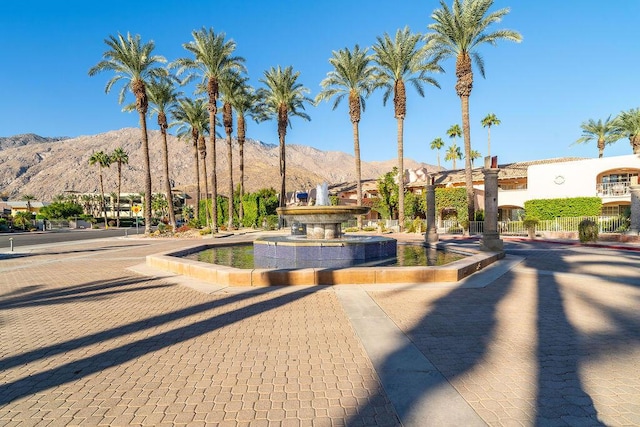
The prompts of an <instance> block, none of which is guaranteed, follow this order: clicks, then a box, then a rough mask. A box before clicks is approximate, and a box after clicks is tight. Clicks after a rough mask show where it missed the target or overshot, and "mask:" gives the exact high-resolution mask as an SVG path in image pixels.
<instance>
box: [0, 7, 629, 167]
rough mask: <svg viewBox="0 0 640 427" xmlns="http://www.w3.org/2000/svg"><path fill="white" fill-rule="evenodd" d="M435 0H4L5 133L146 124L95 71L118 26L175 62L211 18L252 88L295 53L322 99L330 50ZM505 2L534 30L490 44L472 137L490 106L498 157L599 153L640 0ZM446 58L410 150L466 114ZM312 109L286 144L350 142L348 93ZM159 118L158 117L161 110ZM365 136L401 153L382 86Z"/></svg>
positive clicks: (293, 61)
mask: <svg viewBox="0 0 640 427" xmlns="http://www.w3.org/2000/svg"><path fill="white" fill-rule="evenodd" d="M449 3H450V1H449ZM392 4H394V5H395V6H394V7H392ZM438 6H439V2H437V1H435V0H401V1H398V2H389V1H381V0H323V1H301V0H271V1H264V0H255V1H254V0H236V1H233V2H222V1H215V0H209V1H204V0H192V1H170V0H155V1H146V0H140V1H136V2H132V1H122V0H110V1H109V2H88V1H86V0H83V1H78V0H66V1H58V2H54V1H41V0H35V1H22V0H3V1H2V2H0V52H1V54H2V63H3V66H2V67H0V88H1V89H0V136H11V135H15V134H20V133H31V132H32V133H36V134H39V135H42V136H71V137H74V136H80V135H91V134H97V133H101V132H106V131H109V130H113V129H120V128H123V127H136V126H138V118H137V115H136V114H135V113H133V114H132V113H123V112H121V107H120V106H119V105H118V103H117V90H114V91H112V92H111V93H109V94H105V93H104V86H105V83H106V82H107V80H108V79H109V78H110V77H111V75H110V74H107V73H104V74H101V75H98V76H97V77H89V76H88V74H87V71H88V70H89V68H90V67H92V66H93V65H95V64H96V63H97V62H98V61H100V59H101V57H102V53H103V52H104V51H105V50H106V45H105V44H104V39H105V38H106V37H107V36H108V35H110V34H116V33H118V32H121V33H126V32H131V33H135V34H140V35H141V36H142V39H143V40H145V41H148V40H153V41H154V42H155V44H156V50H155V53H156V54H159V55H163V56H165V57H166V58H167V59H168V60H169V61H171V60H174V59H176V58H178V57H184V56H188V55H189V54H188V53H187V52H186V51H185V50H184V49H183V48H182V44H184V43H186V42H189V41H190V40H191V39H192V36H191V32H192V31H193V30H194V29H200V28H202V27H207V28H208V27H213V28H214V30H215V31H216V32H225V33H226V35H227V37H228V38H231V39H233V40H234V41H235V42H236V43H237V46H238V48H237V54H238V55H240V56H243V57H244V58H246V65H247V67H248V70H249V77H250V79H251V83H252V84H253V85H254V86H259V85H260V83H259V79H260V78H262V76H263V73H264V71H265V70H267V69H268V68H270V67H272V66H277V65H282V66H283V67H284V66H288V65H292V66H293V67H294V69H295V70H298V71H300V73H301V75H300V78H299V81H300V82H301V83H302V84H303V85H304V86H306V87H308V88H309V89H310V90H311V94H310V96H312V97H314V96H315V95H316V94H317V93H318V91H319V90H320V86H319V83H320V81H321V80H322V79H323V78H324V77H325V76H326V73H327V72H328V71H330V66H329V63H328V59H329V58H330V57H331V52H332V51H333V50H338V49H341V48H345V47H349V48H351V47H353V46H354V45H355V44H356V43H357V44H359V45H360V46H363V47H364V46H371V45H373V44H374V43H375V42H376V37H377V36H380V35H382V34H384V33H385V32H387V33H389V34H393V33H395V31H396V30H397V29H398V28H402V27H404V26H407V25H408V26H409V27H410V28H411V30H413V31H415V32H423V33H424V32H426V31H427V25H428V24H429V23H431V19H430V16H431V13H432V11H433V10H434V9H435V8H437V7H438ZM501 7H510V8H511V12H510V14H509V15H507V16H506V17H505V19H504V20H503V22H502V23H500V24H498V26H496V27H495V28H500V27H502V28H510V29H514V30H517V31H519V32H520V33H521V34H522V36H523V38H524V40H523V42H522V43H519V44H517V43H511V42H506V41H505V42H502V43H500V44H499V45H498V46H497V47H492V46H488V45H487V46H483V47H482V48H481V50H480V53H481V54H482V55H483V57H484V59H485V65H486V66H485V68H486V79H483V78H482V77H481V76H480V74H479V73H478V72H477V69H476V70H475V83H474V88H473V92H472V95H471V100H470V105H471V110H470V114H471V125H472V128H471V138H472V147H473V148H474V149H476V150H478V151H480V152H481V153H482V154H483V155H486V151H487V132H486V129H485V128H482V126H481V125H480V120H481V119H482V118H483V117H484V116H485V115H486V114H487V113H489V112H493V113H495V114H496V115H497V116H498V117H499V118H500V119H501V121H502V124H501V125H500V126H497V127H493V128H492V130H491V153H492V154H493V155H498V156H499V160H500V163H504V162H513V161H520V160H535V159H544V158H552V157H563V156H578V157H596V156H597V149H596V146H595V143H593V144H587V145H573V146H572V145H571V144H572V142H573V141H575V140H576V139H577V138H578V137H580V134H581V132H580V124H581V123H582V122H583V121H585V120H587V119H590V118H593V119H600V118H602V119H604V118H606V117H607V116H609V115H616V114H618V113H619V112H620V111H622V110H628V109H630V108H637V107H640V81H639V80H638V75H639V74H638V69H639V68H640V67H639V66H640V25H637V17H638V16H640V1H637V0H610V1H608V2H602V1H595V0H583V1H580V2H578V1H556V0H539V1H524V0H496V2H495V5H494V9H497V8H501ZM442 65H443V67H444V68H445V71H446V72H445V73H444V74H440V75H436V76H435V77H436V79H437V80H438V82H439V83H440V86H441V89H437V88H435V87H432V86H429V87H427V88H426V96H425V97H424V98H421V97H420V96H419V95H418V94H417V93H416V92H415V91H414V90H413V89H409V90H408V112H407V117H406V120H405V134H404V141H405V157H410V158H413V159H415V160H418V161H423V162H427V163H431V164H436V163H437V160H436V152H434V151H432V150H430V148H429V144H430V142H431V141H432V140H433V139H434V138H436V137H442V138H443V139H444V140H445V142H446V144H447V146H448V145H449V144H450V143H451V140H450V139H449V138H448V137H447V136H446V130H447V129H448V128H449V127H450V126H451V125H452V124H455V123H460V122H461V114H460V100H459V98H458V97H457V96H456V94H455V90H454V84H455V70H454V67H455V63H454V61H453V60H451V59H450V60H447V61H444V62H443V63H442ZM185 90H186V91H187V93H188V94H190V93H189V92H190V88H187V89H185ZM307 113H308V114H309V115H310V116H311V121H310V122H306V121H304V120H302V119H299V118H294V119H293V128H292V129H289V130H288V134H287V143H292V144H294V143H295V144H305V145H311V146H313V147H316V148H318V149H321V150H339V151H345V152H348V153H353V142H352V134H351V124H350V122H349V120H348V115H347V105H346V103H344V102H343V103H342V104H341V105H340V106H339V107H338V109H337V110H335V111H334V110H332V109H331V103H326V102H325V103H322V104H320V105H319V106H317V107H311V106H309V107H308V108H307ZM149 123H150V128H151V129H155V128H157V126H156V125H155V120H151V121H149ZM248 136H249V137H251V138H254V139H259V140H261V141H264V142H267V143H277V131H276V124H275V122H264V123H261V124H256V123H253V122H250V123H249V125H248ZM360 138H361V148H362V158H363V160H367V161H371V160H388V159H393V158H396V156H397V154H396V153H397V148H396V121H395V119H394V117H393V108H392V105H391V104H390V103H389V104H387V106H383V104H382V94H381V93H377V94H373V95H372V96H371V97H370V98H369V99H368V101H367V109H366V111H365V112H364V113H363V116H362V121H361V123H360ZM458 145H461V142H460V141H458ZM626 154H631V148H630V145H629V142H628V140H627V139H624V140H620V141H618V142H617V143H615V144H614V145H611V146H608V147H607V148H606V149H605V156H613V155H626ZM441 157H444V150H443V152H442V154H441ZM443 165H444V166H446V167H451V164H450V163H444V161H443Z"/></svg>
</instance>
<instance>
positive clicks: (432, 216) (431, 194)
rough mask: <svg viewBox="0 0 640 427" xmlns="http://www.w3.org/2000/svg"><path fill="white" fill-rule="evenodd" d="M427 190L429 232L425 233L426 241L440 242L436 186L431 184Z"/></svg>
mask: <svg viewBox="0 0 640 427" xmlns="http://www.w3.org/2000/svg"><path fill="white" fill-rule="evenodd" d="M426 190H427V195H426V197H427V232H426V233H424V241H425V243H436V242H438V231H437V229H436V186H435V185H433V184H429V185H427V187H426Z"/></svg>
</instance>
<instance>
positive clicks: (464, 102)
mask: <svg viewBox="0 0 640 427" xmlns="http://www.w3.org/2000/svg"><path fill="white" fill-rule="evenodd" d="M460 101H461V102H460V104H461V106H462V133H463V135H464V182H465V186H466V188H467V213H468V218H467V219H468V220H469V221H473V219H474V218H473V217H474V213H475V205H474V199H473V178H472V175H471V129H470V127H469V97H468V96H461V97H460Z"/></svg>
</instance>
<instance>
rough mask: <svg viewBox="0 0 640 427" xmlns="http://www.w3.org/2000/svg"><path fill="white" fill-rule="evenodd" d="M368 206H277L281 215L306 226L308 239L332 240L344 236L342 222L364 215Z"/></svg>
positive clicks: (367, 210)
mask: <svg viewBox="0 0 640 427" xmlns="http://www.w3.org/2000/svg"><path fill="white" fill-rule="evenodd" d="M370 209H371V208H369V207H367V206H287V207H282V208H277V209H276V211H277V212H278V214H279V215H282V216H283V217H285V218H287V219H293V220H295V221H298V222H300V223H302V224H304V225H305V226H306V229H307V238H308V239H323V240H331V239H338V238H340V236H342V230H341V224H342V223H343V222H345V221H348V220H350V219H352V218H353V217H354V216H355V215H364V214H366V213H368V212H369V210H370Z"/></svg>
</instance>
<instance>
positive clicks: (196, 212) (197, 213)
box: [193, 137, 200, 221]
mask: <svg viewBox="0 0 640 427" xmlns="http://www.w3.org/2000/svg"><path fill="white" fill-rule="evenodd" d="M193 157H194V160H195V164H196V205H195V209H194V212H193V213H194V215H195V219H196V221H200V158H199V156H198V146H197V137H195V139H194V141H193Z"/></svg>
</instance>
